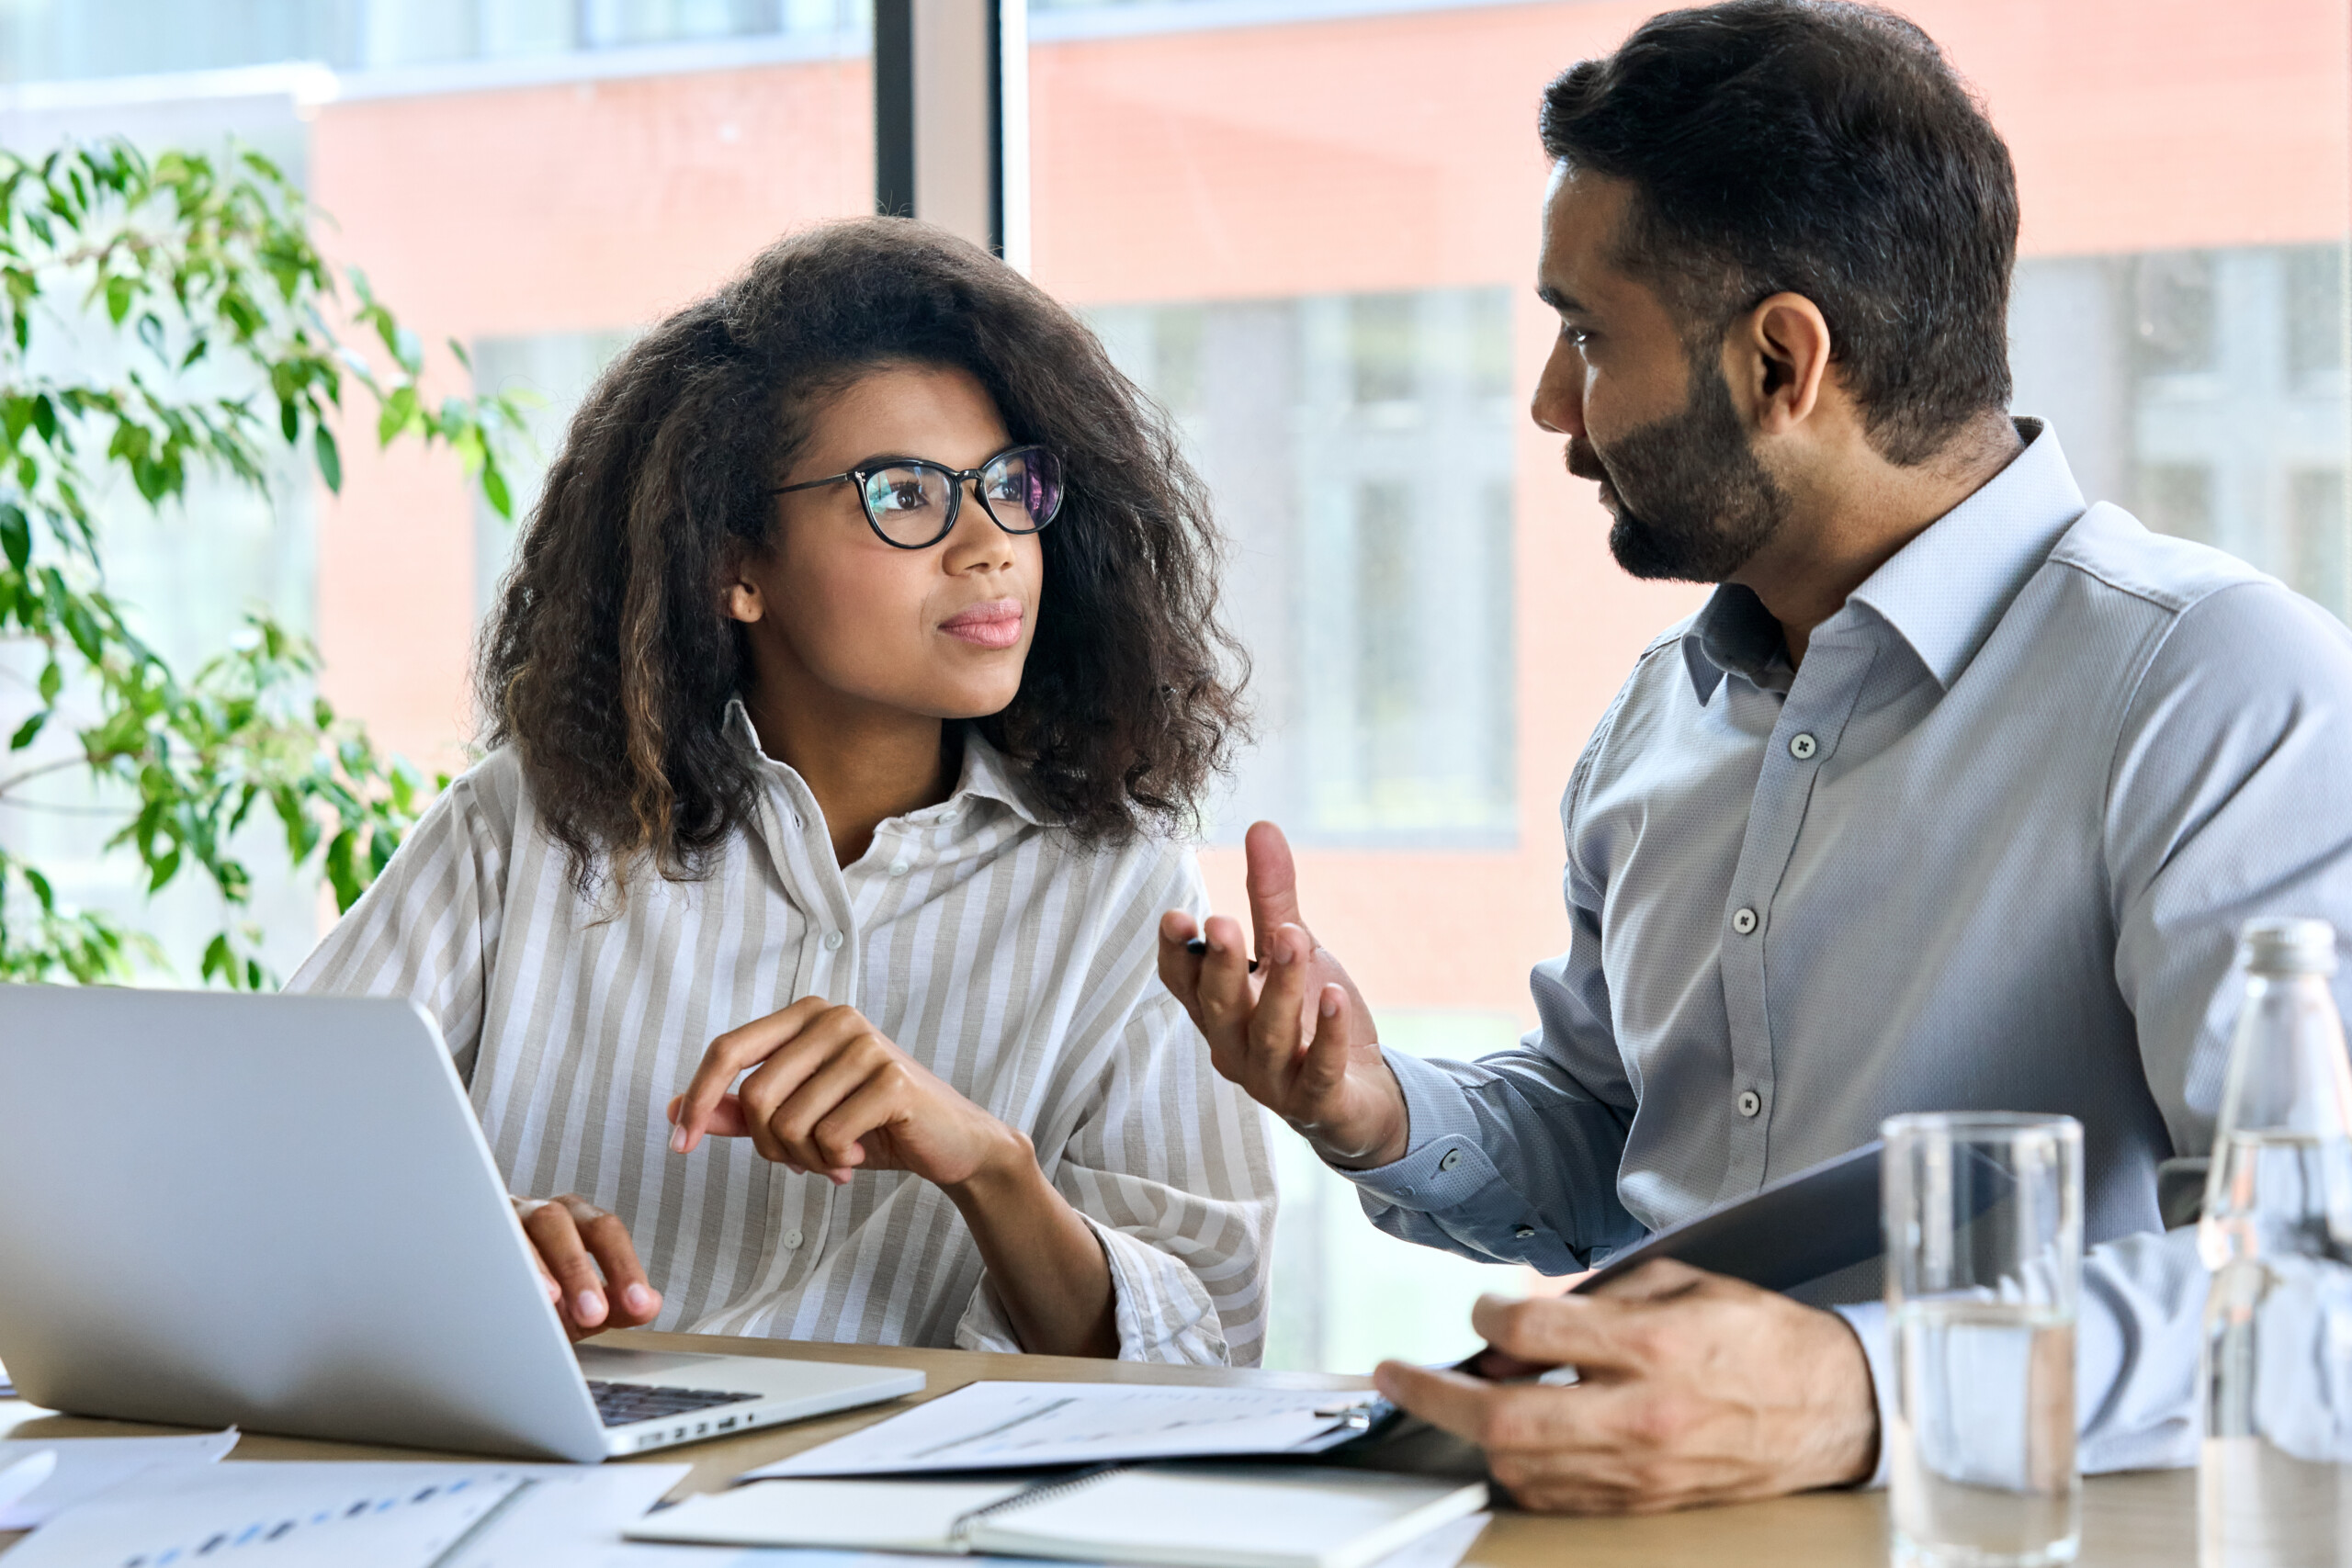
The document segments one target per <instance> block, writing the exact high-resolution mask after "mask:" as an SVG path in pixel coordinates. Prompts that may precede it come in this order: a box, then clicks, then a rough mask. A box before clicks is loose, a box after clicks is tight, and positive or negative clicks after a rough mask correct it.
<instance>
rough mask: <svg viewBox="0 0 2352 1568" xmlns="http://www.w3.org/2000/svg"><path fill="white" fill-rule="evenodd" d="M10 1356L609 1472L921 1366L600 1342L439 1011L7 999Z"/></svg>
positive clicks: (346, 1433)
mask: <svg viewBox="0 0 2352 1568" xmlns="http://www.w3.org/2000/svg"><path fill="white" fill-rule="evenodd" d="M0 1364H5V1365H6V1367H7V1369H8V1371H9V1375H10V1376H11V1377H12V1378H13V1379H14V1381H15V1382H16V1384H17V1393H18V1394H19V1396H20V1397H22V1398H25V1399H28V1400H31V1401H32V1402H33V1403H34V1404H42V1405H47V1406H49V1407H50V1408H51V1409H54V1410H68V1411H74V1412H77V1413H80V1414H84V1415H90V1416H115V1417H118V1418H120V1419H125V1420H134V1421H155V1422H167V1423H171V1424H174V1425H179V1426H200V1427H223V1426H228V1425H231V1424H232V1423H233V1424H235V1425H237V1426H239V1427H249V1428H252V1429H254V1430H257V1431H267V1432H285V1433H291V1434H295V1435H298V1436H302V1437H314V1438H340V1439H345V1440H348V1441H360V1442H373V1443H398V1444H404V1445H409V1446H413V1447H417V1448H429V1449H442V1450H459V1451H463V1452H469V1453H497V1454H516V1455H527V1456H530V1457H533V1458H541V1459H545V1458H555V1459H565V1460H574V1461H596V1460H602V1459H605V1458H607V1457H610V1456H613V1455H617V1454H633V1453H639V1452H643V1451H644V1450H649V1449H658V1448H664V1447H667V1446H668V1445H670V1444H672V1443H685V1442H693V1441H694V1440H695V1439H696V1438H710V1437H718V1436H720V1435H722V1434H725V1433H730V1432H740V1431H741V1430H743V1429H744V1428H745V1427H768V1426H773V1425H775V1423H777V1422H780V1421H792V1420H797V1419H799V1418H800V1417H802V1416H816V1415H821V1414H823V1413H825V1412H827V1411H833V1410H842V1409H846V1408H848V1407H850V1406H853V1405H858V1404H870V1403H873V1402H876V1401H879V1400H885V1399H891V1398H895V1397H897V1396H898V1395H900V1394H906V1393H916V1392H918V1391H919V1390H921V1389H922V1384H923V1379H922V1373H921V1372H916V1371H903V1370H900V1369H898V1368H893V1367H863V1366H850V1365H844V1364H841V1363H837V1362H831V1361H806V1360H783V1359H766V1358H755V1357H746V1356H704V1355H686V1354H673V1353H669V1352H655V1351H643V1350H622V1349H616V1348H601V1347H597V1346H593V1345H590V1346H582V1347H580V1348H578V1349H577V1350H576V1351H575V1350H574V1348H573V1347H572V1346H571V1344H569V1343H568V1342H567V1341H566V1339H565V1337H564V1333H563V1329H562V1327H561V1325H560V1324H559V1323H558V1322H557V1320H556V1315H555V1309H554V1308H553V1307H552V1306H550V1305H549V1304H548V1298H547V1292H546V1290H545V1288H544V1287H543V1286H542V1285H541V1284H540V1283H539V1276H538V1272H537V1269H536V1268H535V1266H534V1265H533V1263H532V1260H531V1253H530V1245H529V1243H528V1242H526V1240H525V1239H524V1235H523V1227H522V1225H521V1224H520V1223H519V1222H518V1221H517V1220H516V1219H515V1212H514V1208H513V1205H512V1204H511V1203H510V1202H509V1201H507V1196H506V1191H505V1184H504V1182H503V1180H502V1179H500V1177H499V1174H498V1168H497V1167H496V1166H495V1165H494V1164H492V1160H491V1156H490V1148H489V1146H488V1145H486V1144H485V1143H484V1142H483V1141H482V1135H481V1128H480V1127H479V1126H478V1125H477V1124H476V1123H475V1121H474V1115H473V1110H472V1107H471V1106H469V1104H468V1103H467V1100H466V1093H465V1089H464V1087H463V1086H462V1085H460V1084H459V1083H458V1076H457V1073H456V1072H455V1070H454V1069H453V1068H452V1066H451V1064H450V1061H449V1057H448V1054H447V1052H446V1051H445V1050H444V1049H443V1047H442V1043H441V1040H440V1035H439V1032H437V1031H436V1030H435V1028H434V1026H433V1023H432V1021H431V1020H429V1019H428V1018H427V1017H426V1016H425V1015H424V1012H423V1011H422V1010H419V1009H418V1008H417V1007H416V1006H415V1005H414V1004H413V1003H410V1002H405V1001H390V1000H380V999H368V998H339V997H247V996H230V995H223V994H220V993H218V992H185V991H141V990H105V989H76V988H71V987H51V986H0Z"/></svg>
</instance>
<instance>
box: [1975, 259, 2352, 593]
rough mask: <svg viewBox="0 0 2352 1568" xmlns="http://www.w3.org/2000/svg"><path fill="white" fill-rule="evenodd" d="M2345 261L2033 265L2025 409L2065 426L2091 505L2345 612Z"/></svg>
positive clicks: (2026, 271) (2348, 407) (2025, 284)
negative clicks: (2106, 502) (2118, 510)
mask: <svg viewBox="0 0 2352 1568" xmlns="http://www.w3.org/2000/svg"><path fill="white" fill-rule="evenodd" d="M2344 256H2345V252H2344V247H2343V246H2341V245H2249V246H2240V247H2231V248H2222V249H2210V250H2198V251H2165V252H2154V253H2148V254H2139V255H2124V256H2105V257H2099V256H2068V257H2050V258H2033V259H2029V260H2026V261H2024V262H2021V263H2020V264H2019V265H2018V277H2017V289H2016V293H2015V298H2014V302H2013V304H2012V308H2011V312H2010V330H2011V334H2012V339H2013V343H2012V349H2013V352H2012V356H2011V358H2012V364H2013V366H2014V367H2015V369H2016V372H2017V405H2016V406H2017V410H2018V412H2020V413H2030V414H2040V415H2045V416H2047V417H2048V418H2049V419H2050V420H2051V423H2052V425H2053V426H2054V428H2055V429H2056V430H2057V431H2058V433H2059V435H2060V438H2061V440H2062V441H2063V442H2064V446H2065V450H2066V454H2067V457H2069V458H2070V459H2071V460H2072V462H2073V464H2074V468H2075V477H2076V478H2077V479H2079V480H2080V481H2081V483H2082V487H2083V491H2084V493H2085V494H2086V495H2087V496H2088V497H2090V498H2091V499H2092V500H2099V499H2112V500H2116V501H2120V502H2123V503H2124V504H2125V505H2127V506H2130V507H2131V509H2132V510H2133V511H2134V512H2135V513H2137V514H2138V515H2139V517H2140V520H2141V521H2142V522H2143V523H2145V524H2146V525H2148V526H2149V527H2151V528H2154V529H2156V530H2157V531H2159V532H2161V533H2166V534H2175V535H2177V536H2180V537H2182V538H2188V539H2196V540H2199V541H2200V542H2202V543H2205V544H2209V545H2213V546H2216V547H2220V548H2222V549H2225V550H2228V551H2230V552H2231V553H2232V554H2233V555H2236V556H2239V557H2242V558H2245V560H2248V561H2250V562H2252V563H2253V564H2254V565H2256V566H2257V567H2260V568H2261V569H2262V570H2265V571H2267V572H2269V573H2271V574H2272V575H2273V576H2275V577H2277V578H2278V579H2279V580H2280V581H2283V582H2285V583H2287V584H2288V585H2289V586H2290V587H2292V588H2294V589H2296V590H2297V591H2299V592H2302V593H2305V594H2308V595H2310V596H2311V597H2312V599H2314V600H2316V601H2318V602H2319V603H2320V604H2324V605H2325V606H2327V608H2328V609H2330V610H2332V611H2334V612H2335V614H2336V615H2344V614H2345V613H2346V592H2347V585H2346V559H2347V548H2346V545H2347V540H2346V528H2347V526H2352V524H2347V521H2346V516H2345V503H2344V485H2345V478H2344V476H2345V465H2346V446H2347V440H2346V435H2347V419H2352V404H2348V403H2347V400H2346V374H2345V357H2344V355H2345V318H2344Z"/></svg>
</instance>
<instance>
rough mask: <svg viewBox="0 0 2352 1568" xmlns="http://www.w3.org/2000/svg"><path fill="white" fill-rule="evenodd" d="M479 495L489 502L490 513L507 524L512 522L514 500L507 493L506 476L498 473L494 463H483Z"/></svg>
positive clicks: (513, 518)
mask: <svg viewBox="0 0 2352 1568" xmlns="http://www.w3.org/2000/svg"><path fill="white" fill-rule="evenodd" d="M481 493H482V496H483V498H484V499H485V500H487V501H488V502H490V506H491V510H492V511H493V512H495V513H498V514H499V515H500V516H501V517H503V518H505V519H506V520H507V521H508V522H509V523H512V522H513V521H515V498H514V497H513V496H512V495H509V494H508V493H507V491H506V476H505V475H504V474H503V473H501V472H499V469H498V465H497V463H495V462H485V463H483V464H482V468H481Z"/></svg>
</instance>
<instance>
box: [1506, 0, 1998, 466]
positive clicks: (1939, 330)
mask: <svg viewBox="0 0 2352 1568" xmlns="http://www.w3.org/2000/svg"><path fill="white" fill-rule="evenodd" d="M1539 129H1540V131H1541V134H1542V136H1543V139H1544V151H1545V152H1548V153H1549V154H1550V155H1551V156H1552V158H1553V159H1554V160H1555V161H1563V160H1564V161H1566V163H1567V164H1569V165H1570V166H1572V167H1576V168H1582V169H1589V170H1591V171H1593V172H1594V173H1596V174H1600V175H1608V176H1610V177H1611V178H1616V179H1623V180H1625V181H1627V182H1629V183H1630V184H1631V185H1632V186H1634V199H1633V205H1632V207H1631V209H1629V211H1628V218H1627V231H1626V233H1625V234H1624V235H1623V236H1622V240H1621V243H1622V254H1621V255H1620V257H1619V260H1620V262H1621V264H1622V265H1624V266H1625V267H1626V268H1627V269H1628V270H1629V271H1632V272H1634V273H1635V274H1636V275H1638V276H1644V277H1645V278H1647V279H1650V280H1651V281H1653V282H1655V283H1657V284H1658V285H1659V286H1660V287H1661V288H1662V290H1663V291H1664V292H1665V293H1666V294H1667V296H1668V300H1669V301H1670V303H1672V304H1673V305H1674V306H1675V307H1676V308H1677V309H1678V310H1679V311H1680V312H1681V313H1682V314H1683V315H1684V316H1685V317H1686V321H1687V325H1688V327H1689V329H1690V337H1691V342H1692V344H1693V345H1694V346H1696V345H1697V344H1701V343H1704V344H1707V345H1708V346H1709V347H1712V346H1713V344H1714V343H1715V342H1716V341H1718V340H1719V339H1720V337H1721V334H1722V332H1723V329H1724V327H1725V326H1727V325H1728V324H1729V323H1730V321H1732V319H1733V318H1734V317H1736V316H1737V315H1738V314H1740V313H1741V312H1742V311H1745V310H1749V309H1751V308H1753V307H1754V306H1755V305H1756V304H1758V302H1759V301H1761V300H1762V299H1765V298H1767V297H1768V296H1770V295H1772V294H1777V293H1781V292H1783V291H1786V292H1790V293H1795V294H1802V295H1804V297H1805V298H1806V299H1810V300H1812V301H1813V302H1814V303H1815V305H1816V306H1818V307H1820V310H1821V313H1822V315H1823V316H1824V317H1825V318H1826V319H1827V321H1828V322H1829V332H1830V342H1831V344H1832V345H1833V348H1832V352H1833V354H1834V355H1835V360H1836V363H1837V365H1838V370H1839V373H1840V374H1841V376H1842V377H1843V378H1844V380H1845V384H1846V387H1847V388H1848V389H1849V391H1851V392H1852V394H1853V396H1854V399H1855V400H1856V402H1857V403H1858V404H1859V405H1860V409H1861V412H1862V417H1863V420H1864V422H1865V425H1866V428H1867V430H1868V432H1869V434H1870V438H1871V444H1872V445H1873V446H1876V447H1877V448H1878V450H1879V451H1880V452H1881V453H1883V455H1884V456H1885V457H1886V458H1887V459H1888V461H1890V462H1894V463H1900V464H1906V465H1907V464H1915V463H1918V462H1922V461H1924V460H1926V459H1927V458H1928V457H1931V456H1932V455H1933V454H1934V453H1935V452H1936V451H1938V450H1939V448H1940V447H1942V446H1944V444H1945V443H1946V442H1947V441H1948V440H1949V439H1950V438H1951V436H1952V435H1953V434H1956V432H1957V431H1958V430H1959V428H1960V427H1961V426H1962V425H1963V424H1965V423H1967V422H1968V421H1969V420H1970V419H1972V418H1973V417H1975V416H1978V415H1981V414H1982V413H1984V412H1985V411H1987V410H2000V409H2006V408H2007V406H2008V401H2009V356H2008V321H2007V317H2008V299H2009V273H2010V269H2011V267H2012V265H2014V263H2015V261H2016V259H2017V235H2018V197H2017V178H2016V175H2015V172H2014V171H2013V170H2012V169H2011V167H2010V164H2009V152H2008V149H2007V146H2005V145H2004V144H2003V143H2002V141H2001V138H2000V136H1999V134H1998V133H1997V132H1996V131H1995V130H1994V129H1993V126H1992V123H1991V121H1989V120H1988V119H1987V118H1985V111H1984V109H1983V108H1982V107H1980V106H1979V105H1978V104H1977V103H1976V101H1975V100H1974V98H1973V97H1972V96H1970V94H1969V91H1968V89H1967V87H1966V86H1965V85H1963V84H1962V82H1961V80H1960V78H1959V77H1958V76H1957V75H1956V74H1955V73H1953V71H1952V69H1951V65H1950V64H1949V63H1947V62H1945V60H1944V57H1943V54H1942V51H1939V50H1938V49H1937V47H1936V45H1935V40H1934V39H1930V38H1928V35H1927V34H1926V33H1924V32H1922V31H1920V30H1919V29H1918V28H1917V27H1914V26H1913V25H1912V24H1911V23H1909V22H1907V21H1905V20H1904V19H1903V18H1902V17H1897V16H1894V15H1893V14H1891V13H1889V12H1886V11H1883V10H1880V9H1878V8H1876V7H1875V6H1862V5H1855V4H1849V3H1846V0H1731V3H1730V4H1727V5H1721V6H1702V7H1697V8H1694V9H1691V10H1685V11H1668V12H1667V13H1665V14H1664V15H1661V16H1657V17H1651V18H1650V19H1649V20H1648V21H1646V22H1645V23H1643V24H1642V25H1641V26H1640V27H1639V28H1635V29H1634V34H1633V36H1632V37H1630V38H1628V39H1626V40H1625V42H1624V44H1623V46H1622V47H1621V48H1619V50H1618V51H1617V52H1616V53H1614V54H1612V55H1610V56H1609V57H1608V58H1606V59H1602V60H1587V61H1583V62H1579V63H1577V64H1576V65H1572V66H1570V67H1569V68H1568V69H1567V70H1566V71H1564V72H1562V73H1560V74H1559V75H1558V76H1557V77H1555V78H1554V79H1553V82H1552V85H1550V86H1549V87H1548V88H1546V89H1545V91H1544V107H1543V112H1542V115H1541V118H1540V120H1539Z"/></svg>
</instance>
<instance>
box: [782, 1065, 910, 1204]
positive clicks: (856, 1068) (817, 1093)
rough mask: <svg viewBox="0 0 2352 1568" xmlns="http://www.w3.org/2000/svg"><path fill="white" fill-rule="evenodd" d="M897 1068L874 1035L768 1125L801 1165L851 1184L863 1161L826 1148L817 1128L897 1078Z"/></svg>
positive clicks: (815, 1076)
mask: <svg viewBox="0 0 2352 1568" xmlns="http://www.w3.org/2000/svg"><path fill="white" fill-rule="evenodd" d="M895 1066H897V1057H896V1054H895V1053H894V1052H892V1051H891V1049H890V1047H889V1045H888V1043H887V1042H886V1041H884V1040H883V1039H882V1037H881V1036H880V1035H878V1034H875V1033H873V1032H870V1031H869V1032H867V1033H865V1034H864V1035H861V1036H859V1037H858V1038H857V1039H855V1040H853V1041H848V1042H845V1043H843V1044H842V1048H841V1049H840V1050H839V1051H837V1052H835V1053H834V1054H833V1055H831V1057H829V1058H828V1059H827V1060H826V1061H825V1062H824V1064H823V1065H822V1066H819V1067H818V1068H817V1070H816V1071H815V1072H813V1073H810V1074H809V1076H808V1077H806V1078H805V1079H803V1080H802V1081H801V1083H800V1086H799V1087H798V1088H797V1089H794V1090H793V1091H792V1093H791V1094H790V1095H789V1096H787V1097H786V1100H785V1101H784V1103H783V1104H782V1105H780V1106H778V1107H777V1108H776V1110H775V1113H774V1114H773V1115H771V1116H770V1117H769V1118H768V1125H769V1126H770V1127H771V1128H772V1129H774V1131H775V1135H776V1138H777V1140H778V1141H779V1142H781V1143H782V1144H783V1145H784V1146H785V1148H786V1150H787V1151H789V1153H790V1155H791V1157H792V1159H793V1161H794V1162H795V1163H796V1164H798V1165H800V1166H803V1167H805V1168H808V1169H809V1170H821V1171H823V1172H824V1173H825V1174H826V1175H828V1176H830V1177H831V1178H832V1179H834V1180H835V1181H836V1182H840V1181H846V1180H848V1179H849V1172H850V1170H851V1169H852V1168H854V1166H856V1165H857V1164H858V1163H860V1160H862V1159H863V1157H864V1156H862V1155H861V1156H859V1159H857V1160H853V1159H848V1158H845V1157H843V1156H842V1153H841V1152H840V1151H839V1150H837V1149H831V1148H828V1147H826V1146H825V1145H822V1144H820V1142H819V1140H818V1139H817V1137H816V1136H815V1133H816V1129H817V1125H818V1123H819V1122H822V1121H824V1120H825V1119H826V1118H827V1117H829V1116H831V1115H832V1114H833V1112H834V1111H835V1109H836V1108H838V1107H839V1106H841V1105H842V1103H844V1102H845V1101H847V1100H849V1099H850V1098H851V1097H852V1096H854V1095H855V1094H856V1093H857V1092H858V1091H859V1090H861V1089H864V1088H865V1086H866V1085H867V1084H868V1083H869V1082H870V1081H872V1080H873V1079H874V1078H875V1077H876V1076H878V1075H883V1074H889V1076H891V1077H897V1076H898V1075H896V1074H895V1073H891V1071H890V1070H891V1069H892V1068H893V1067H895Z"/></svg>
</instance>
